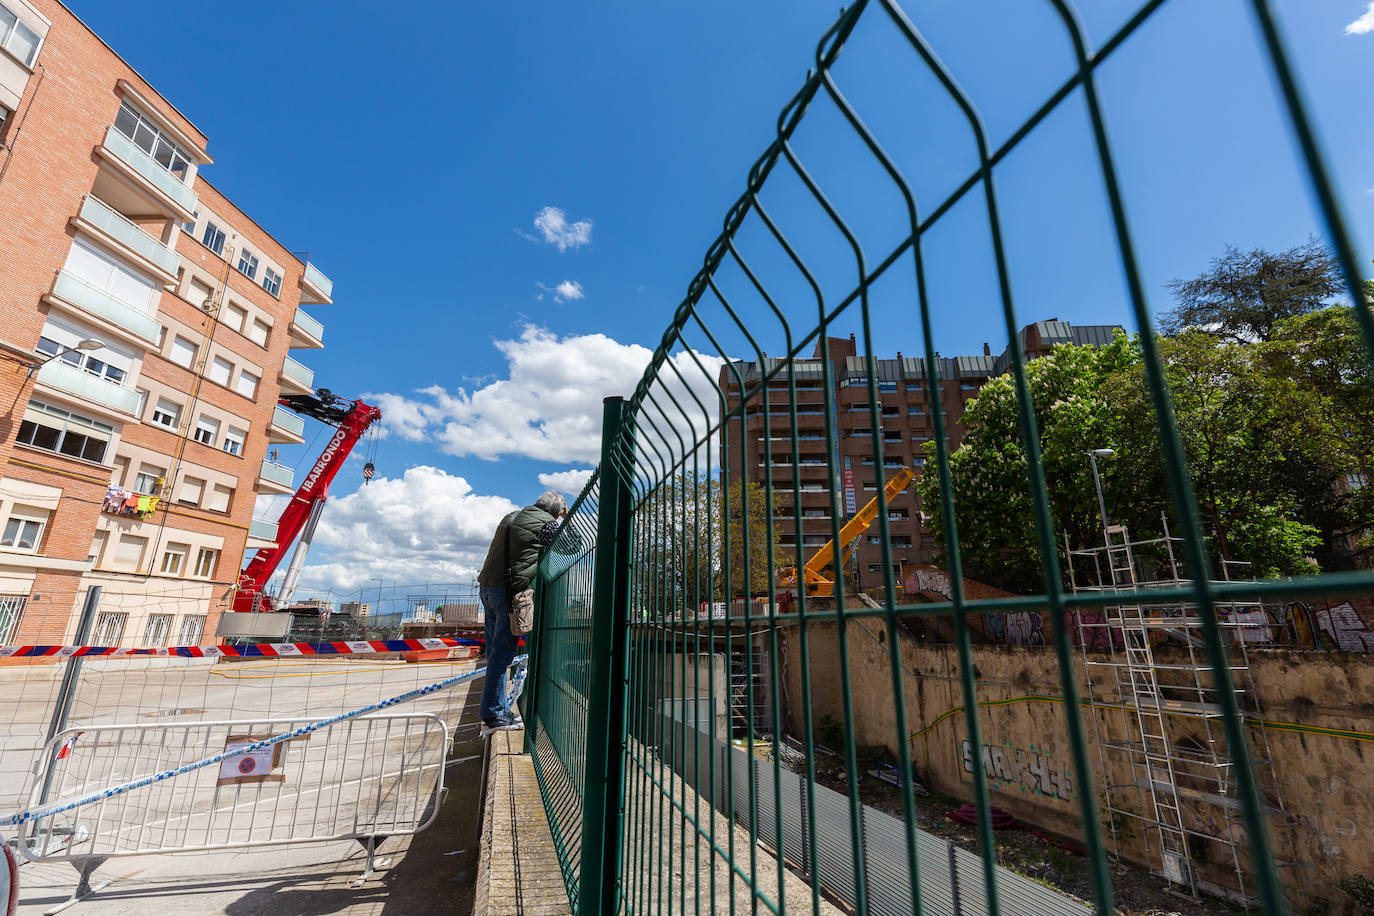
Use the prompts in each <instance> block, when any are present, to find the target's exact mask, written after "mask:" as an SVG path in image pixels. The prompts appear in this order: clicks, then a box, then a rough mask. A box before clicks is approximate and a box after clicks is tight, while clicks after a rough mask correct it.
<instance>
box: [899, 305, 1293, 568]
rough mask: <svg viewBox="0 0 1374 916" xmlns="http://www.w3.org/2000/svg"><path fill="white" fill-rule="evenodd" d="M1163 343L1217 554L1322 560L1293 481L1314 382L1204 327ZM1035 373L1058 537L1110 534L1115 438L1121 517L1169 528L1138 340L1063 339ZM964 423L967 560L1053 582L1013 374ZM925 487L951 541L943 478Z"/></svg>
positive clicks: (1148, 529) (1139, 533)
mask: <svg viewBox="0 0 1374 916" xmlns="http://www.w3.org/2000/svg"><path fill="white" fill-rule="evenodd" d="M1160 346H1161V350H1162V355H1163V357H1164V360H1165V365H1166V373H1167V377H1168V381H1169V384H1170V386H1171V388H1172V390H1173V395H1174V401H1175V410H1176V414H1177V421H1178V428H1179V433H1180V435H1181V437H1182V441H1183V446H1184V449H1185V453H1186V455H1187V459H1188V462H1189V468H1190V471H1191V473H1192V477H1193V485H1194V489H1195V492H1196V494H1197V499H1198V503H1199V506H1200V508H1201V511H1202V514H1203V518H1204V524H1205V525H1206V527H1207V529H1208V531H1207V533H1208V534H1209V536H1210V537H1211V546H1212V549H1213V554H1214V559H1215V560H1217V561H1221V560H1239V561H1244V562H1248V563H1250V564H1252V566H1251V573H1252V574H1254V575H1261V576H1268V575H1276V574H1286V573H1298V572H1306V571H1310V570H1311V564H1310V561H1309V560H1308V559H1307V558H1308V555H1309V554H1310V553H1311V551H1312V549H1313V547H1314V546H1315V545H1316V543H1317V542H1318V538H1317V533H1316V529H1315V528H1314V527H1313V526H1311V525H1310V524H1307V523H1305V522H1303V521H1301V520H1300V517H1299V516H1300V513H1299V511H1298V503H1299V495H1298V494H1297V493H1295V492H1293V490H1292V489H1291V487H1290V486H1288V484H1290V483H1291V468H1290V467H1288V463H1289V462H1291V456H1292V454H1293V452H1294V449H1295V448H1296V444H1295V443H1297V442H1299V441H1301V440H1302V439H1303V438H1304V437H1306V436H1310V435H1311V426H1312V424H1313V422H1314V421H1312V420H1311V419H1310V415H1309V407H1310V405H1309V404H1307V403H1306V400H1305V395H1304V393H1303V392H1302V390H1301V387H1300V386H1299V385H1297V384H1295V383H1292V382H1291V380H1287V379H1284V378H1281V377H1278V376H1276V375H1275V374H1274V373H1272V372H1266V371H1264V370H1265V362H1264V357H1265V355H1266V354H1265V352H1264V351H1263V350H1261V349H1260V348H1257V347H1252V346H1248V345H1245V344H1241V343H1236V342H1233V341H1230V340H1226V339H1223V338H1220V337H1217V336H1214V335H1211V334H1207V333H1203V332H1200V331H1191V332H1184V333H1181V334H1179V335H1177V336H1176V337H1173V338H1165V339H1162V340H1161V341H1160ZM1026 380H1027V384H1028V387H1029V389H1030V395H1031V402H1032V406H1033V410H1034V413H1035V417H1036V421H1037V426H1038V430H1039V435H1040V443H1039V444H1040V450H1041V455H1042V463H1043V467H1044V472H1045V479H1046V484H1047V487H1048V492H1049V496H1050V509H1051V520H1052V522H1053V524H1054V529H1055V532H1056V535H1057V536H1058V537H1060V538H1064V537H1065V536H1067V540H1068V542H1069V543H1070V544H1071V545H1072V546H1073V547H1075V548H1078V547H1087V546H1094V545H1096V544H1099V543H1101V539H1102V533H1101V527H1100V526H1101V523H1100V521H1099V518H1098V511H1097V504H1096V495H1095V490H1094V486H1093V480H1092V472H1091V468H1090V464H1089V461H1088V458H1087V455H1086V452H1087V451H1088V450H1090V449H1094V448H1102V447H1111V448H1113V449H1115V451H1116V454H1115V456H1114V457H1112V458H1111V459H1108V460H1105V461H1102V462H1100V463H1099V469H1100V472H1101V476H1102V485H1103V491H1104V494H1105V498H1106V501H1107V505H1108V510H1109V514H1110V516H1111V519H1112V521H1113V523H1121V524H1125V525H1126V526H1127V527H1128V528H1129V529H1130V531H1131V532H1132V536H1133V537H1135V538H1144V537H1152V536H1156V535H1158V534H1160V533H1162V527H1163V526H1162V523H1161V521H1162V517H1167V515H1168V514H1169V513H1170V512H1171V508H1172V507H1171V501H1170V496H1169V490H1168V485H1167V482H1166V477H1165V473H1164V467H1163V462H1162V458H1161V454H1160V450H1159V444H1158V438H1157V434H1156V426H1155V418H1154V410H1153V405H1152V402H1151V399H1150V396H1149V391H1148V388H1147V387H1146V384H1145V378H1144V368H1143V362H1142V359H1141V354H1140V348H1139V344H1138V341H1137V340H1135V339H1133V338H1129V337H1127V336H1126V335H1125V334H1122V333H1118V334H1117V335H1116V337H1115V338H1114V339H1113V341H1112V342H1111V344H1109V345H1107V346H1105V347H1102V348H1100V349H1093V348H1090V347H1078V346H1073V345H1064V346H1059V347H1055V348H1054V350H1053V351H1052V352H1051V353H1050V354H1049V355H1047V356H1044V357H1041V358H1040V359H1037V360H1033V361H1032V362H1031V363H1029V364H1028V366H1027V370H1026ZM964 421H965V424H966V427H967V435H966V436H965V438H964V441H963V444H962V445H961V447H960V448H959V449H958V450H957V451H955V452H954V454H953V455H951V471H952V480H953V485H954V498H955V512H956V515H957V519H958V526H959V539H960V548H961V552H962V555H963V561H964V569H965V571H966V572H967V573H968V574H969V575H971V576H973V577H974V578H976V579H981V580H983V581H988V582H991V583H994V584H998V585H1001V586H1003V587H1006V588H1010V589H1013V590H1020V591H1031V590H1036V589H1038V588H1041V587H1043V586H1042V584H1041V576H1040V569H1041V563H1040V555H1039V549H1038V543H1037V540H1036V533H1035V526H1034V520H1033V516H1032V505H1031V499H1030V490H1029V486H1028V482H1027V480H1028V477H1027V475H1028V465H1027V463H1026V456H1025V449H1024V444H1023V439H1022V437H1021V430H1020V424H1019V415H1018V405H1017V399H1016V394H1015V389H1014V387H1013V384H1012V380H1011V378H1010V376H1003V377H1002V378H999V379H994V380H992V381H991V382H989V383H988V384H987V385H985V386H984V387H983V389H982V390H981V391H980V392H979V394H978V397H977V398H976V399H974V400H973V401H971V402H970V403H969V405H968V407H967V409H966V411H965V414H964ZM1299 421H1301V422H1299ZM918 487H919V488H920V493H921V499H922V504H923V506H924V508H925V511H926V512H927V513H930V514H931V516H932V519H931V523H930V526H931V527H932V528H933V532H932V533H934V534H936V535H938V536H939V537H940V538H943V534H944V530H943V529H944V525H943V519H942V513H941V510H940V503H939V484H938V478H937V476H936V475H934V474H930V475H927V476H926V478H925V479H924V480H922V481H921V482H920V483H919V484H918ZM1060 546H1061V545H1059V544H1056V548H1057V549H1058V548H1059V547H1060ZM1207 573H1208V574H1213V573H1212V571H1210V570H1209V571H1207Z"/></svg>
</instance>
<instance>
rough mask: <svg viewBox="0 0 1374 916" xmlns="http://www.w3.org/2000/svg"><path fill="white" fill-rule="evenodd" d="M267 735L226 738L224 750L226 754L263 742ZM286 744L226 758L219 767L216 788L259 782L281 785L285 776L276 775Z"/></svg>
mask: <svg viewBox="0 0 1374 916" xmlns="http://www.w3.org/2000/svg"><path fill="white" fill-rule="evenodd" d="M271 737H272V736H271V735H229V736H227V737H226V738H225V739H224V749H225V750H226V751H236V750H238V749H239V748H241V747H246V746H248V745H250V744H257V743H258V742H259V741H266V740H267V739H268V738H271ZM289 743H290V742H288V741H283V742H281V743H279V744H273V745H271V746H269V747H260V748H256V749H254V750H251V751H249V752H248V753H246V754H240V755H239V756H237V757H230V758H229V759H228V760H225V761H223V762H222V763H220V765H219V780H218V781H216V783H215V785H216V786H233V785H241V784H243V783H262V782H285V781H286V774H285V773H282V772H279V771H280V769H281V762H282V756H283V755H284V754H285V752H286V745H287V744H289Z"/></svg>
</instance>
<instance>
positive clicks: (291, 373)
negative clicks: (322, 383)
mask: <svg viewBox="0 0 1374 916" xmlns="http://www.w3.org/2000/svg"><path fill="white" fill-rule="evenodd" d="M280 379H281V387H282V391H285V392H287V393H289V394H313V393H314V391H315V371H314V370H313V369H308V368H306V367H305V366H302V365H301V364H300V363H298V362H296V361H295V360H294V359H292V358H291V357H289V356H288V357H286V358H285V359H283V360H282V364H281V376H280Z"/></svg>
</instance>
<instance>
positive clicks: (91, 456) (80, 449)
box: [18, 401, 114, 461]
mask: <svg viewBox="0 0 1374 916" xmlns="http://www.w3.org/2000/svg"><path fill="white" fill-rule="evenodd" d="M113 435H114V427H113V426H110V425H109V424H108V423H101V422H99V421H98V420H88V419H86V418H85V417H83V416H80V415H79V414H74V413H72V412H71V411H68V410H63V409H62V408H60V407H52V406H50V405H48V404H44V403H42V402H41V401H29V406H28V407H27V408H26V409H25V411H24V419H23V420H22V421H21V422H20V424H19V436H18V441H20V442H22V443H24V444H25V445H31V446H33V447H34V448H41V449H44V450H46V451H49V452H58V453H60V454H63V455H68V456H70V457H72V458H81V459H84V460H86V461H104V460H105V450H106V449H107V448H108V447H109V445H110V437H111V436H113Z"/></svg>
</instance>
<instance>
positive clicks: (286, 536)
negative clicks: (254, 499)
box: [234, 388, 382, 611]
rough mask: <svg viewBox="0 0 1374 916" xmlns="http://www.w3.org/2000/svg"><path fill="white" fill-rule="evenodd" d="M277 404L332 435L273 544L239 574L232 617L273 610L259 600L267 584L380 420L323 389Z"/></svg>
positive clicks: (280, 523) (369, 409) (263, 599)
mask: <svg viewBox="0 0 1374 916" xmlns="http://www.w3.org/2000/svg"><path fill="white" fill-rule="evenodd" d="M277 403H279V404H281V405H282V406H283V407H290V408H291V409H292V410H295V411H296V412H297V413H302V414H305V415H306V416H309V417H313V418H314V419H316V420H320V421H322V422H324V423H328V424H330V425H331V426H335V427H337V429H336V430H335V432H334V435H333V436H331V437H330V439H329V442H328V443H327V444H326V445H325V447H324V451H323V452H321V453H320V457H319V458H318V459H316V461H315V464H314V466H313V467H312V468H311V469H310V473H308V474H306V475H305V479H304V480H303V481H301V485H300V487H299V488H298V489H297V490H296V493H295V495H294V496H292V497H291V501H290V502H288V503H287V504H286V508H285V509H283V510H282V513H281V518H280V519H279V520H278V521H277V538H276V544H275V545H274V546H272V547H261V548H259V549H258V552H257V553H256V554H254V555H253V559H252V560H250V561H249V563H248V565H247V566H246V567H244V569H243V572H242V573H241V574H240V576H239V584H238V592H237V594H236V595H235V596H234V610H235V611H270V610H271V609H272V607H271V601H270V599H269V598H268V597H267V596H266V595H264V594H263V589H264V588H265V587H266V586H267V582H268V580H269V579H271V578H272V574H273V573H275V572H276V571H277V567H278V566H280V565H281V561H282V559H283V557H285V556H286V551H287V550H288V549H289V548H290V547H291V545H292V543H294V542H295V540H296V538H297V537H299V536H300V535H301V533H302V531H304V530H305V528H306V526H307V525H308V524H309V522H310V520H311V518H312V517H313V518H315V519H318V518H319V511H320V509H321V508H323V503H324V501H325V500H326V499H328V498H329V484H330V482H331V481H333V480H334V476H335V475H336V474H338V473H339V468H341V467H343V464H344V461H345V460H347V458H348V456H349V454H350V453H351V452H352V451H353V447H354V446H355V445H357V444H358V440H359V439H361V438H362V437H363V434H364V433H366V432H367V430H368V427H370V426H371V425H372V424H373V423H376V422H377V421H378V420H380V419H381V418H382V412H381V410H379V409H378V408H376V407H373V406H372V405H370V404H364V403H363V402H362V401H348V400H345V399H343V398H339V397H336V396H335V395H334V394H333V393H332V392H330V391H329V389H327V388H321V389H320V390H319V391H318V392H316V393H315V394H313V395H283V396H282V397H281V398H279V399H278V402H277ZM302 558H303V556H302Z"/></svg>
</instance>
